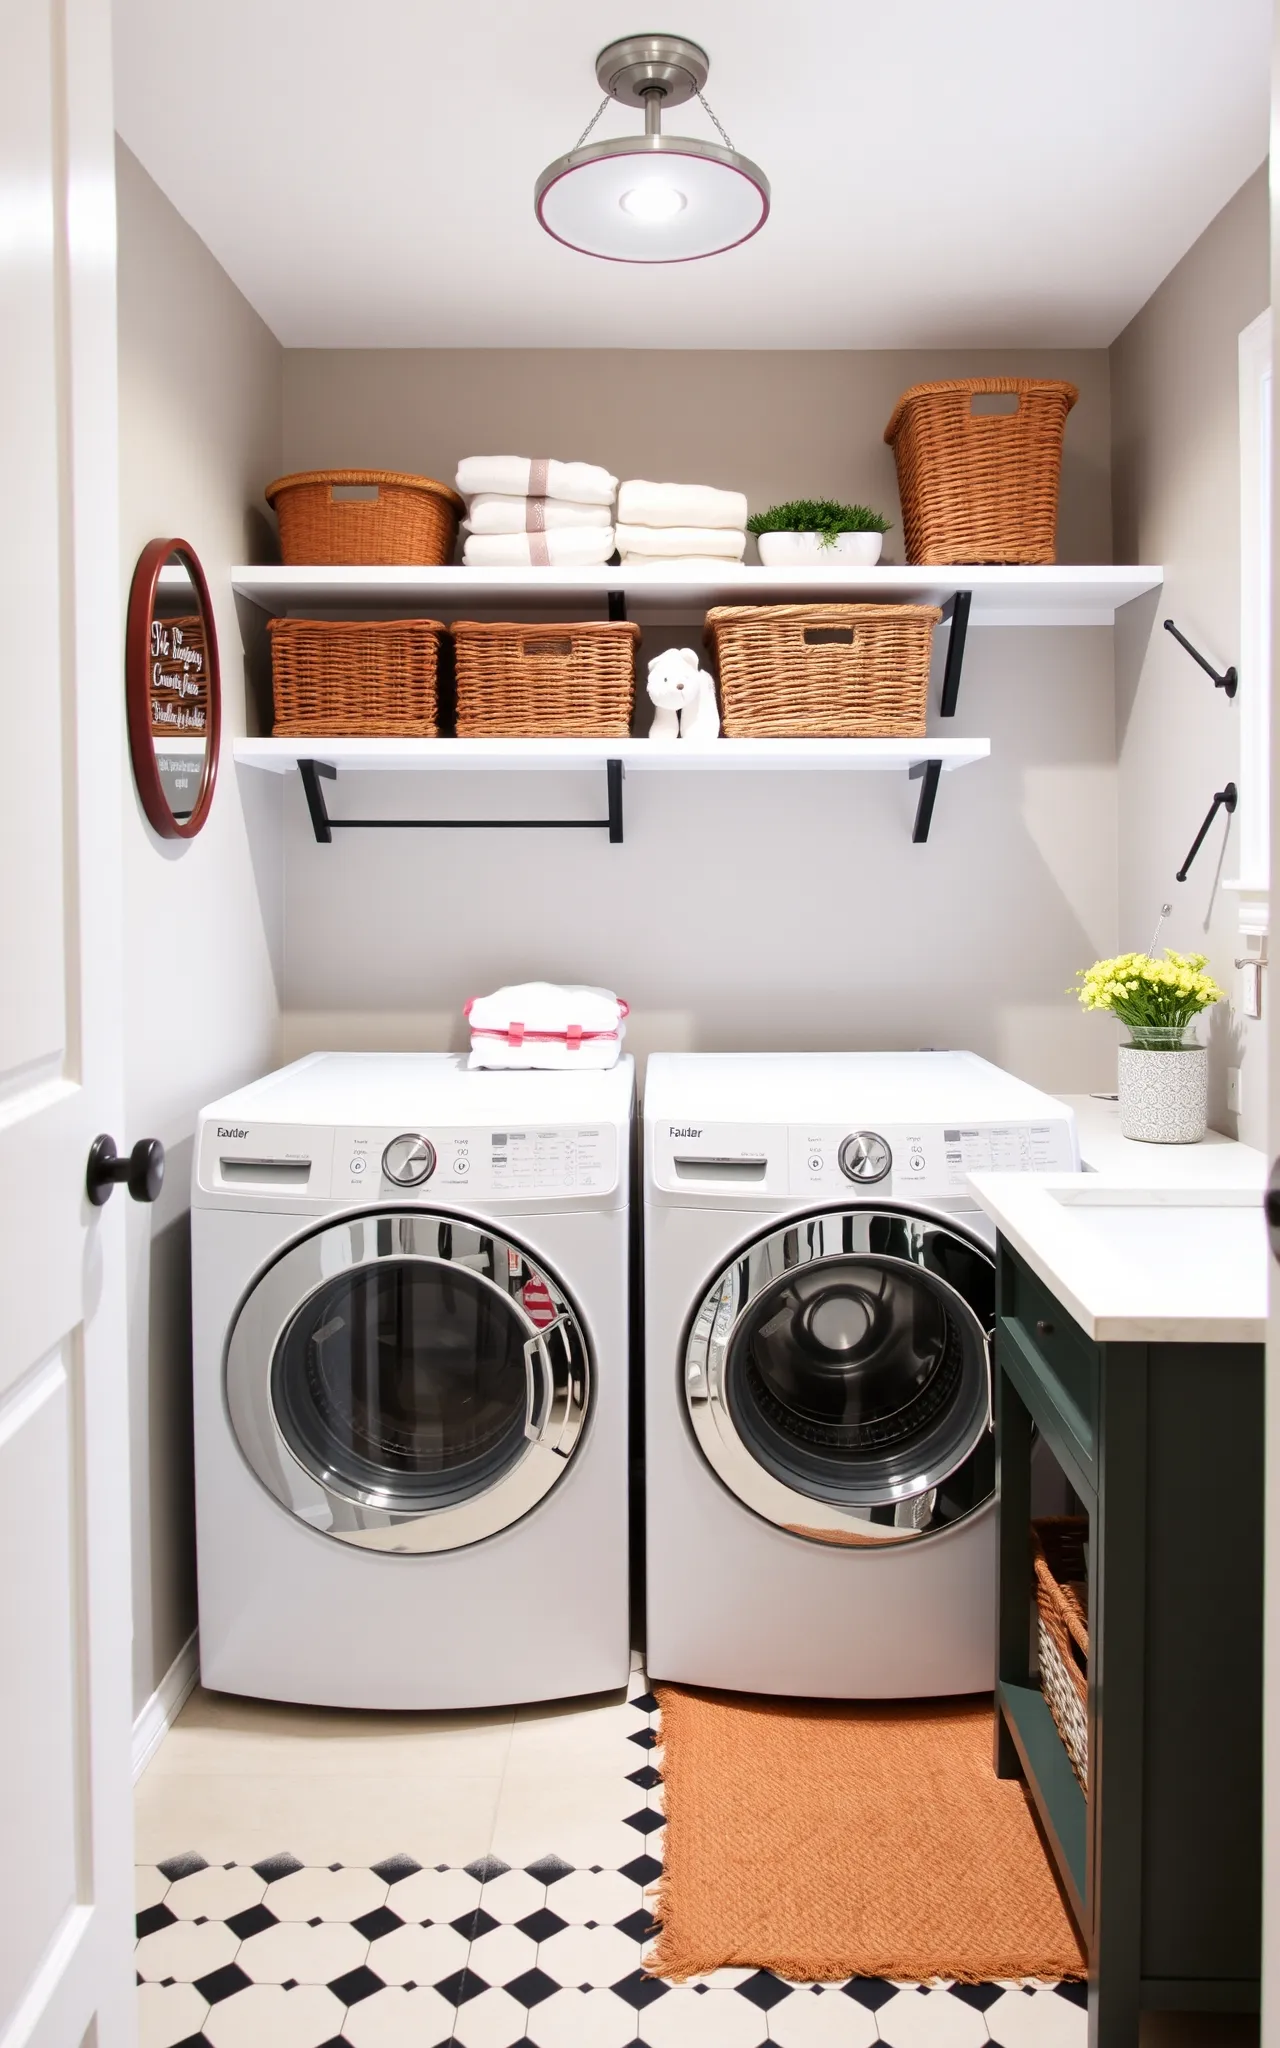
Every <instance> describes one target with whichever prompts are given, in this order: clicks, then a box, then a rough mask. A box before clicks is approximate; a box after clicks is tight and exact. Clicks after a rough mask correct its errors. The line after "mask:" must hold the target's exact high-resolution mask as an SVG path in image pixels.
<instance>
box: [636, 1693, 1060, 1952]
mask: <svg viewBox="0 0 1280 2048" xmlns="http://www.w3.org/2000/svg"><path fill="white" fill-rule="evenodd" d="M654 1690H655V1692H656V1694H657V1697H658V1702H659V1705H660V1706H661V1709H662V1726H661V1742H662V1745H663V1747H662V1751H661V1756H660V1763H661V1769H662V1776H663V1782H664V1790H665V1801H666V1812H667V1831H666V1848H665V1852H664V1860H663V1870H662V1877H661V1879H660V1881H659V1885H658V1892H657V1902H656V1907H655V1912H656V1917H657V1918H658V1919H659V1920H660V1921H661V1923H662V1931H661V1934H660V1935H659V1937H658V1943H657V1947H656V1949H655V1951H654V1953H653V1954H652V1956H651V1957H650V1958H649V1959H648V1964H647V1966H648V1968H649V1969H650V1970H651V1971H653V1972H654V1973H655V1974H657V1975H660V1976H664V1977H689V1976H694V1975H698V1974H701V1973H702V1972H703V1971H706V1970H715V1969H720V1968H722V1967H726V1966H747V1965H750V1966H751V1967H754V1968H757V1969H770V1970H774V1971H776V1972H777V1974H778V1975H779V1976H780V1977H795V1978H802V1979H814V1980H818V1979H823V1978H834V1977H894V1978H903V1979H911V1980H914V1981H919V1980H921V1979H926V1978H930V1977H950V1978H954V1979H956V1980H957V1981H958V1982H960V1983H967V1984H977V1983H985V1982H987V1981H989V1980H991V1979H994V1978H1002V1977H1006V1978H1007V1977H1051V1978H1057V1977H1079V1976H1082V1975H1083V1974H1084V1964H1083V1959H1082V1956H1081V1951H1080V1944H1079V1941H1078V1940H1077V1937H1076V1934H1075V1930H1074V1928H1073V1926H1072V1923H1071V1920H1070V1918H1069V1916H1068V1914H1067V1910H1066V1907H1065V1906H1064V1905H1063V1903H1062V1899H1061V1897H1060V1895H1059V1892H1058V1887H1057V1883H1056V1881H1055V1879H1054V1876H1053V1873H1052V1871H1051V1869H1050V1867H1049V1862H1048V1858H1047V1856H1046V1853H1045V1851H1044V1849H1043V1847H1042V1846H1041V1843H1040V1838H1039V1836H1038V1835H1037V1833H1036V1828H1035V1823H1034V1821H1033V1820H1032V1818H1031V1812H1030V1809H1029V1807H1028V1805H1027V1800H1026V1795H1025V1793H1024V1792H1023V1789H1022V1787H1021V1785H1019V1784H1017V1783H1015V1782H1010V1781H1007V1780H1001V1779H999V1778H997V1777H996V1776H995V1775H994V1773H993V1771H992V1766H991V1748H992V1706H991V1702H990V1700H989V1699H979V1700H968V1699H965V1700H931V1701H920V1702H917V1701H908V1702H902V1701H894V1702H891V1703H881V1702H873V1703H870V1704H858V1705H848V1704H845V1703H844V1702H840V1703H838V1704H828V1703H826V1702H821V1701H808V1700H805V1701H776V1700H765V1699H759V1698H755V1697H751V1696H744V1695H741V1694H732V1693H705V1692H688V1691H685V1690H684V1689H683V1688H682V1687H680V1686H674V1685H658V1686H655V1688H654Z"/></svg>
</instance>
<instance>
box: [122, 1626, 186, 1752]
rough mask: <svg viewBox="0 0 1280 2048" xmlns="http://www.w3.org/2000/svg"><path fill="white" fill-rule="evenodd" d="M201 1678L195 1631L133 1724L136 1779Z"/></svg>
mask: <svg viewBox="0 0 1280 2048" xmlns="http://www.w3.org/2000/svg"><path fill="white" fill-rule="evenodd" d="M199 1676H200V1636H199V1632H198V1631H197V1630H196V1629H192V1631H191V1634H190V1635H189V1636H188V1637H187V1640H186V1642H185V1643H184V1644H183V1645H182V1648H181V1649H180V1650H179V1652H178V1654H177V1656H176V1657H175V1658H174V1660H173V1662H172V1664H171V1665H170V1666H169V1669H168V1670H167V1671H166V1672H165V1674H164V1677H163V1678H162V1679H161V1680H160V1683H159V1685H158V1686H157V1687H156V1689H155V1691H154V1692H153V1693H152V1695H151V1698H150V1699H149V1700H148V1701H147V1704H146V1706H145V1707H144V1708H143V1709H142V1712H141V1713H140V1714H139V1715H138V1718H137V1720H136V1721H135V1722H134V1724H133V1776H134V1781H135V1783H136V1781H137V1780H138V1779H139V1778H140V1777H141V1776H142V1773H143V1772H144V1771H145V1770H146V1768H147V1765H148V1764H149V1763H150V1762H151V1759H152V1757H153V1756H154V1755H155V1753H156V1751H157V1750H158V1749H159V1747H160V1744H161V1743H162V1742H163V1740H164V1738H165V1736H166V1735H167V1734H168V1732H169V1730H170V1728H172V1726H173V1724H174V1722H175V1721H176V1720H177V1718H178V1716H179V1714H180V1713H181V1712H182V1709H183V1707H184V1705H185V1704H186V1700H187V1695H188V1694H189V1693H190V1691H191V1689H192V1687H193V1686H194V1685H195V1682H196V1680H197V1678H198V1677H199Z"/></svg>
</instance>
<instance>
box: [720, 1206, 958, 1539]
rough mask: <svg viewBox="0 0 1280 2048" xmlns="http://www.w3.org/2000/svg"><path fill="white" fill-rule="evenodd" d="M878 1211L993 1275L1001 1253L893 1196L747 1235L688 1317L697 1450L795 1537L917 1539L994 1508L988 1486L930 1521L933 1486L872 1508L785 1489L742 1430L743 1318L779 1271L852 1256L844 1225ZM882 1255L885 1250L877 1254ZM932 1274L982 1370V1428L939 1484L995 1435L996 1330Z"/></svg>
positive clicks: (897, 1492)
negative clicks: (737, 1355) (737, 1386)
mask: <svg viewBox="0 0 1280 2048" xmlns="http://www.w3.org/2000/svg"><path fill="white" fill-rule="evenodd" d="M877 1218H888V1219H892V1220H893V1221H894V1222H898V1223H902V1222H907V1223H911V1224H915V1225H916V1226H917V1227H918V1228H919V1230H920V1231H921V1233H922V1234H923V1235H922V1239H921V1248H923V1244H924V1242H925V1241H926V1239H927V1237H928V1236H929V1235H940V1236H943V1237H950V1238H955V1239H958V1240H959V1241H960V1242H961V1243H963V1244H964V1245H965V1246H966V1247H968V1248H969V1249H971V1250H973V1251H975V1252H977V1253H978V1254H979V1255H980V1256H981V1257H982V1258H983V1259H984V1260H985V1261H986V1262H987V1263H988V1264H989V1265H990V1267H991V1268H992V1271H993V1273H994V1269H995V1260H994V1258H993V1256H992V1254H991V1251H990V1249H989V1247H988V1246H986V1245H985V1244H983V1243H982V1240H981V1239H980V1238H978V1237H976V1236H975V1235H974V1234H973V1233H972V1232H970V1231H968V1230H966V1229H965V1228H964V1227H963V1225H959V1224H957V1222H956V1221H955V1219H954V1218H952V1217H950V1216H944V1215H942V1214H938V1215H931V1214H929V1213H928V1212H927V1211H925V1210H922V1209H912V1208H907V1207H905V1206H900V1205H897V1204H894V1203H888V1202H880V1203H868V1204H866V1205H865V1206H859V1207H854V1206H852V1205H845V1206H843V1207H841V1208H839V1209H823V1210H813V1211H809V1212H807V1213H805V1214H804V1215H800V1216H793V1217H790V1218H788V1220H787V1221H786V1222H785V1223H784V1224H781V1225H775V1226H774V1227H773V1228H772V1229H771V1230H769V1231H767V1232H765V1233H764V1234H763V1235H761V1236H757V1237H755V1238H751V1239H749V1240H748V1241H747V1242H746V1243H745V1244H743V1245H741V1246H740V1247H739V1248H738V1250H737V1252H736V1253H735V1255H734V1257H733V1258H732V1259H730V1260H727V1261H726V1262H725V1264H724V1265H723V1266H722V1267H721V1268H720V1270H719V1272H718V1273H717V1274H716V1276H715V1278H714V1280H713V1281H712V1283H711V1285H710V1286H709V1287H708V1289H707V1290H706V1292H705V1294H704V1295H703V1297H702V1299H701V1301H700V1302H699V1304H698V1307H697V1308H696V1309H695V1311H694V1314H693V1316H692V1318H691V1320H690V1323H689V1327H688V1330H687V1333H686V1337H685V1342H684V1345H683V1348H682V1353H681V1366H680V1372H681V1384H682V1387H683V1392H684V1402H685V1412H686V1414H687V1416H688V1419H689V1423H690V1426H691V1428H692V1430H693V1434H694V1437H695V1439H696V1441H697V1444H698V1447H699V1449H700V1450H701V1452H702V1454H703V1456H704V1457H705V1458H706V1461H707V1463H708V1464H709V1465H710V1466H711V1469H712V1471H713V1472H715V1474H716V1475H717V1477H718V1478H719V1479H720V1480H722V1481H723V1483H724V1485H725V1486H726V1487H727V1488H728V1489H729V1491H730V1492H731V1493H732V1494H733V1495H734V1496H735V1498H736V1499H737V1500H739V1501H740V1502H741V1503H742V1504H743V1506H744V1507H747V1508H750V1509H751V1510H752V1512H753V1513H755V1514H757V1515H760V1516H761V1517H762V1518H763V1519H764V1520H765V1521H768V1522H772V1523H774V1524H775V1525H776V1526H777V1527H778V1528H781V1529H785V1530H787V1531H788V1532H789V1533H790V1534H792V1535H795V1536H805V1537H809V1538H811V1539H813V1540H814V1541H816V1542H821V1543H830V1544H844V1545H849V1546H852V1547H860V1546H867V1547H871V1546H873V1545H881V1544H896V1543H904V1542H913V1541H915V1540H917V1539H919V1538H920V1537H922V1536H933V1535H937V1534H939V1533H941V1531H942V1529H944V1528H952V1527H955V1526H956V1525H957V1524H958V1523H959V1522H960V1521H963V1520H968V1519H969V1518H970V1517H971V1516H972V1515H973V1514H976V1513H979V1512H981V1511H982V1509H983V1508H984V1507H986V1506H988V1505H989V1503H990V1500H991V1498H992V1491H993V1490H992V1489H988V1491H987V1492H986V1493H984V1495H983V1497H982V1499H981V1500H977V1501H975V1502H974V1503H973V1505H972V1507H969V1508H967V1509H965V1510H963V1512H961V1513H958V1514H953V1515H950V1516H948V1517H947V1518H946V1519H945V1520H944V1521H942V1522H938V1521H935V1520H934V1519H933V1517H934V1512H935V1501H934V1494H935V1492H936V1485H935V1487H934V1489H933V1490H930V1489H928V1488H926V1489H924V1490H923V1491H913V1490H912V1489H910V1488H900V1489H892V1490H891V1491H890V1494H889V1498H887V1499H886V1500H885V1501H883V1502H876V1503H868V1504H867V1505H866V1506H855V1505H851V1504H848V1503H836V1502H832V1501H825V1500H822V1499H820V1498H817V1497H815V1496H814V1495H813V1494H809V1493H806V1492H804V1491H802V1490H801V1489H800V1488H799V1487H795V1486H789V1485H788V1484H787V1483H786V1481H785V1480H782V1479H780V1478H778V1477H777V1476H776V1475H775V1474H774V1473H772V1472H770V1471H768V1470H767V1469H766V1467H765V1466H764V1465H763V1464H761V1462H760V1460H759V1459H758V1458H757V1456H756V1455H755V1453H754V1452H753V1451H752V1449H751V1448H750V1446H749V1445H748V1444H747V1442H746V1441H745V1440H744V1438H743V1436H742V1435H741V1433H740V1431H739V1429H738V1426H737V1423H736V1422H735V1420H734V1417H733V1413H732V1409H731V1407H730V1403H729V1398H728V1389H727V1385H726V1380H725V1364H726V1358H727V1354H728V1349H729V1344H730V1341H731V1338H732V1336H733V1332H734V1330H735V1328H736V1327H737V1324H738V1322H739V1320H740V1319H741V1317H742V1315H743V1314H744V1313H745V1311H746V1310H747V1308H748V1307H749V1306H750V1304H751V1302H753V1301H754V1300H755V1299H756V1298H757V1297H758V1295H759V1294H760V1293H762V1292H763V1290H764V1288H765V1287H766V1286H768V1285H770V1284H772V1282H773V1281H774V1280H775V1279H776V1278H777V1277H778V1275H780V1274H782V1273H784V1272H787V1271H790V1270H793V1269H794V1268H796V1267H799V1266H804V1265H809V1264H814V1263H817V1262H818V1261H820V1260H822V1259H825V1258H832V1257H836V1256H845V1257H847V1256H848V1255H849V1253H848V1251H847V1249H846V1248H845V1247H844V1246H843V1244H842V1243H841V1242H839V1241H838V1240H841V1239H843V1238H844V1236H845V1234H846V1233H845V1227H844V1226H845V1224H846V1222H849V1223H852V1224H853V1225H854V1226H855V1228H859V1229H862V1230H865V1228H866V1226H867V1225H868V1224H869V1223H870V1222H871V1221H873V1220H875V1219H877ZM877 1256H878V1257H884V1256H886V1255H885V1254H883V1253H880V1254H877ZM753 1261H754V1262H755V1265H756V1269H757V1270H756V1274H755V1276H754V1277H752V1275H751V1273H750V1268H751V1265H752V1262H753ZM912 1263H915V1262H912ZM744 1268H746V1269H747V1271H746V1273H744ZM929 1278H930V1281H931V1283H932V1285H933V1286H934V1287H935V1288H938V1289H940V1290H941V1291H942V1292H943V1293H944V1294H945V1295H946V1296H947V1297H949V1299H948V1302H947V1306H948V1308H949V1310H950V1312H951V1313H952V1314H954V1315H955V1316H956V1317H957V1319H958V1320H959V1321H960V1322H961V1323H962V1324H965V1325H967V1326H968V1328H969V1331H970V1334H971V1336H976V1338H977V1340H978V1341H979V1343H980V1345H981V1356H982V1359H983V1362H984V1364H985V1368H986V1398H985V1415H984V1416H983V1418H982V1425H981V1427H979V1428H978V1430H977V1432H976V1435H975V1437H974V1440H973V1442H972V1443H971V1444H970V1446H969V1448H968V1449H967V1450H966V1451H965V1452H964V1453H963V1455H961V1456H960V1457H958V1458H957V1459H956V1460H955V1462H954V1463H953V1464H952V1465H950V1467H949V1468H948V1470H947V1471H945V1472H939V1473H936V1474H934V1475H931V1476H932V1477H933V1479H934V1480H935V1482H936V1483H941V1482H942V1481H943V1480H944V1479H947V1478H953V1477H954V1476H955V1475H956V1474H957V1473H958V1472H960V1471H961V1470H962V1468H963V1467H964V1466H965V1465H966V1464H967V1463H968V1462H969V1461H970V1460H971V1459H972V1458H973V1457H974V1456H975V1455H976V1454H977V1453H978V1452H979V1451H980V1450H981V1449H982V1447H983V1444H984V1442H985V1441H986V1439H987V1438H988V1437H990V1435H991V1434H992V1430H993V1424H994V1417H993V1414H992V1407H991V1335H990V1333H989V1332H988V1331H986V1330H984V1329H983V1327H982V1324H981V1322H980V1321H979V1320H978V1317H977V1316H976V1315H975V1314H974V1311H973V1309H972V1308H971V1307H970V1305H969V1303H968V1302H967V1301H966V1300H965V1298H964V1296H963V1295H962V1294H960V1293H959V1291H958V1290H957V1289H956V1288H954V1287H952V1286H951V1285H950V1283H949V1282H947V1281H945V1280H943V1279H941V1278H940V1277H939V1276H938V1275H937V1274H934V1273H930V1275H929ZM873 1507H880V1508H881V1509H884V1508H887V1507H892V1508H893V1511H894V1521H893V1523H892V1524H886V1523H885V1522H883V1521H877V1520H875V1519H874V1518H873Z"/></svg>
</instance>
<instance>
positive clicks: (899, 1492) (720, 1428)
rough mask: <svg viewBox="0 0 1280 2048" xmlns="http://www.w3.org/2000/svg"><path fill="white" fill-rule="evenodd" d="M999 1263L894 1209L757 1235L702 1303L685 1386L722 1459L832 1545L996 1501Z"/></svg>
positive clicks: (752, 1504) (763, 1507)
mask: <svg viewBox="0 0 1280 2048" xmlns="http://www.w3.org/2000/svg"><path fill="white" fill-rule="evenodd" d="M994 1311H995V1268H994V1262H993V1260H992V1258H991V1255H990V1253H989V1252H988V1251H987V1249H986V1248H985V1246H983V1245H982V1244H981V1243H980V1242H979V1241H978V1240H977V1239H976V1238H971V1237H969V1236H968V1235H967V1233H965V1232H964V1231H963V1230H962V1229H961V1228H959V1227H958V1226H952V1225H950V1224H949V1223H944V1222H942V1221H941V1220H940V1219H937V1218H928V1217H925V1216H922V1215H920V1214H918V1213H915V1212H911V1211H907V1210H895V1209H892V1208H889V1207H888V1206H885V1207H883V1208H876V1209H850V1210H840V1211H836V1212H828V1213H826V1214H823V1215H818V1216H810V1217H805V1218H802V1219H799V1220H798V1221H796V1222H793V1223H791V1224H789V1225H788V1226H787V1227H786V1228H785V1229H783V1230H774V1231H772V1232H770V1233H769V1234H768V1235H767V1236H765V1237H762V1238H760V1239H758V1240H757V1241H756V1242H755V1243H754V1244H752V1245H750V1246H748V1247H747V1248H746V1249H745V1250H744V1251H743V1252H741V1253H740V1254H739V1256H738V1257H737V1258H736V1259H734V1260H733V1262H732V1263H731V1264H730V1265H728V1266H726V1267H725V1268H724V1270H723V1271H722V1272H720V1273H719V1274H718V1275H717V1276H716V1279H715V1280H714V1282H713V1283H712V1285H711V1287H710V1288H709V1289H708V1291H707V1293H706V1295H705V1296H704V1297H703V1299H702V1301H701V1302H700V1304H699V1306H698V1308H697V1311H696V1313H695V1315H694V1318H693V1322H692V1325H691V1327H690V1331H689V1335H688V1339H687V1341H686V1345H685V1352H684V1360H683V1374H684V1393H685V1400H686V1404H687V1408H688V1414H689V1420H690V1423H691V1425H692V1428H693V1431H694V1435H695V1437H696V1438H697V1441H698V1443H699V1445H700V1447H701V1449H702V1452H703V1454H704V1456H705V1457H706V1459H707V1461H708V1463H709V1464H710V1465H711V1467H712V1469H713V1470H714V1471H715V1472H716V1473H717V1474H718V1475H719V1477H720V1478H721V1479H722V1480H723V1481H724V1483H725V1485H726V1486H728V1487H729V1488H730V1489H731V1490H732V1491H733V1492H734V1493H735V1494H736V1495H737V1496H738V1498H739V1499H740V1500H741V1501H742V1502H743V1503H744V1505H746V1506H747V1507H749V1508H752V1509H753V1510H754V1511H755V1512H756V1513H757V1514H760V1515H763V1516H764V1517H765V1518H766V1519H767V1520H769V1521H772V1522H776V1523H777V1524H778V1525H779V1526H780V1527H782V1528H786V1529H789V1530H791V1531H793V1532H794V1533H795V1534H797V1535H804V1536H810V1537H813V1538H815V1539H817V1540H819V1541H822V1542H827V1543H886V1542H887V1543H892V1542H903V1541H910V1540H912V1539H915V1538H918V1537H920V1536H923V1535H929V1534H933V1533H936V1532H937V1531H938V1530H940V1529H943V1528H946V1527H949V1526H950V1525H951V1524H953V1523H954V1522H956V1521H958V1520H961V1519H963V1518H964V1517H965V1516H967V1515H969V1514H972V1513H973V1512H974V1511H975V1510H976V1509H977V1508H979V1507H980V1506H982V1505H983V1503H984V1502H985V1501H986V1500H988V1499H989V1498H990V1497H991V1493H992V1488H993V1484H994V1452H993V1442H992V1426H991V1425H992V1415H991V1361H990V1337H991V1331H992V1327H993V1321H994Z"/></svg>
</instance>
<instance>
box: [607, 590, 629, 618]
mask: <svg viewBox="0 0 1280 2048" xmlns="http://www.w3.org/2000/svg"><path fill="white" fill-rule="evenodd" d="M626 616H627V593H626V591H625V590H611V591H610V592H609V618H610V621H611V623H612V624H614V625H620V624H624V623H625V621H626Z"/></svg>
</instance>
